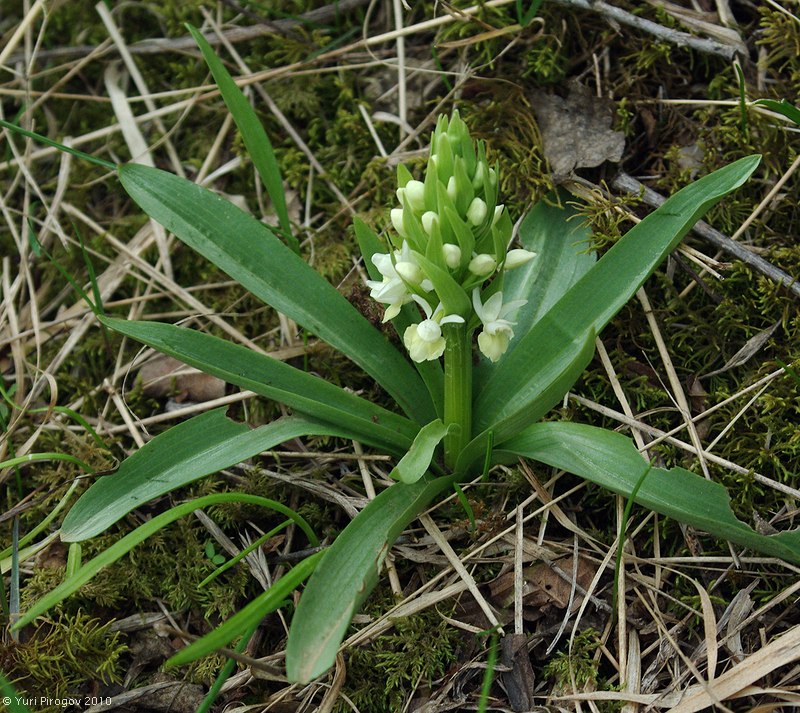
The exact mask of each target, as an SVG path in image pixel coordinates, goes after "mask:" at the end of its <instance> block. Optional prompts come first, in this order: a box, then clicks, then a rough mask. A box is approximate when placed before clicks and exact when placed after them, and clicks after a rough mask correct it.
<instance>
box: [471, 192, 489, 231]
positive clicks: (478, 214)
mask: <svg viewBox="0 0 800 713" xmlns="http://www.w3.org/2000/svg"><path fill="white" fill-rule="evenodd" d="M488 211H489V209H488V208H487V207H486V202H485V201H484V200H483V199H481V198H473V199H472V203H470V204H469V208H467V220H468V221H469V222H470V223H472V225H474V226H478V225H480V224H481V223H483V221H484V220H485V219H486V213H488Z"/></svg>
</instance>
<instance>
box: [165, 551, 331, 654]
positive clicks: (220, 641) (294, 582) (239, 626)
mask: <svg viewBox="0 0 800 713" xmlns="http://www.w3.org/2000/svg"><path fill="white" fill-rule="evenodd" d="M325 552H326V551H325V550H322V551H321V552H316V553H315V554H313V555H310V556H309V557H306V558H305V559H304V560H302V561H301V562H299V563H298V564H297V565H295V566H294V567H293V568H292V569H290V570H289V571H288V572H287V573H286V574H284V575H283V576H282V577H281V578H280V579H279V580H278V581H277V582H275V583H274V584H273V585H272V586H271V587H270V588H269V589H268V590H267V591H266V592H263V593H262V594H259V595H258V596H257V597H256V598H255V599H254V600H253V601H252V602H250V603H249V604H247V606H245V607H244V608H243V609H241V610H239V611H238V612H236V614H234V615H233V616H232V617H231V618H230V619H228V620H227V621H226V622H225V623H224V624H221V625H220V626H218V627H217V628H216V629H214V630H213V631H212V632H211V633H209V634H206V635H205V636H204V637H202V638H201V639H198V640H197V641H194V642H192V643H191V644H190V645H189V646H187V647H186V648H185V649H181V650H180V651H179V652H178V653H177V654H175V655H174V656H172V657H171V658H170V659H169V660H168V661H167V663H166V666H167V668H169V667H171V666H182V665H184V664H187V663H190V662H191V661H195V660H197V659H199V658H200V657H201V656H206V655H207V654H210V653H213V652H214V651H217V650H219V649H221V648H222V647H223V646H227V645H228V644H229V643H230V642H231V641H233V640H234V639H235V638H236V637H237V636H241V635H242V634H244V632H246V631H247V630H248V629H249V628H250V627H251V626H253V625H254V624H257V623H258V622H260V621H261V620H262V619H263V618H264V617H265V616H266V615H267V614H269V613H270V612H273V611H275V610H276V609H277V608H278V607H279V606H281V604H283V603H284V602H285V601H286V598H287V597H288V596H289V595H290V594H291V593H292V592H293V591H294V590H295V589H296V588H297V587H298V586H300V584H301V583H302V582H303V581H304V580H305V579H307V578H308V577H309V576H310V575H311V573H312V572H313V571H314V568H315V567H316V566H317V564H319V561H320V559H321V558H322V556H323V555H324V554H325Z"/></svg>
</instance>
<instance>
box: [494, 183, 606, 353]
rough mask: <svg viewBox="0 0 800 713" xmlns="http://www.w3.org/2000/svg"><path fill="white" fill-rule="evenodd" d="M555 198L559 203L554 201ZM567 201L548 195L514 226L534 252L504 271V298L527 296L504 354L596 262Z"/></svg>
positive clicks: (586, 228)
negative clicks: (528, 259)
mask: <svg viewBox="0 0 800 713" xmlns="http://www.w3.org/2000/svg"><path fill="white" fill-rule="evenodd" d="M559 200H560V201H561V205H557V204H555V203H554V202H555V201H559ZM566 200H567V196H566V194H562V195H561V196H560V197H559V196H557V195H555V194H551V195H550V196H548V197H547V198H546V199H545V200H543V201H540V202H539V203H537V204H536V205H535V206H534V207H533V208H532V209H531V211H530V213H528V215H526V216H525V219H524V220H523V221H522V223H521V225H520V226H519V241H520V243H521V244H522V247H523V248H525V249H526V250H531V251H533V252H535V253H536V254H537V255H536V257H535V258H534V259H533V260H531V261H530V262H528V263H526V264H525V265H522V266H520V267H517V268H514V269H513V270H509V271H508V272H506V273H505V274H504V278H503V301H504V302H511V301H512V300H528V304H527V305H525V306H524V307H523V308H522V309H521V310H519V312H518V313H517V317H516V325H515V326H514V334H515V338H514V339H512V340H511V343H510V344H509V345H508V352H506V353H509V352H511V351H513V350H514V349H515V348H516V347H517V345H518V344H519V339H520V338H521V337H522V336H523V335H524V334H527V333H528V332H529V331H530V330H531V327H532V326H533V325H534V324H536V322H538V321H539V319H541V318H542V316H543V315H545V314H547V312H548V310H549V309H550V308H551V307H552V306H553V305H554V304H555V303H556V302H558V300H559V299H561V297H562V296H563V295H564V294H565V293H566V292H567V291H568V290H569V288H570V287H572V286H573V285H574V284H575V283H576V282H577V281H578V280H579V279H580V278H581V277H583V276H584V275H585V274H586V273H587V272H588V271H589V270H590V269H591V267H592V266H593V265H594V264H595V262H596V261H597V255H596V254H595V253H594V252H587V250H588V249H589V241H590V240H591V237H592V233H591V230H590V229H589V226H588V225H587V224H586V221H585V220H584V219H582V218H581V217H579V216H578V213H577V211H576V210H575V209H574V208H572V207H570V206H569V205H567V203H566ZM548 201H549V202H548Z"/></svg>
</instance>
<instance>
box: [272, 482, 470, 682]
mask: <svg viewBox="0 0 800 713" xmlns="http://www.w3.org/2000/svg"><path fill="white" fill-rule="evenodd" d="M455 480H456V478H455V476H447V477H441V478H430V477H429V476H425V477H424V478H422V479H421V480H419V481H417V482H416V483H414V484H413V485H405V484H403V483H397V484H396V485H393V486H391V487H389V488H387V489H386V490H384V491H383V492H382V493H380V494H379V495H378V496H377V497H376V498H375V499H374V500H372V501H371V502H370V503H369V504H368V505H367V507H365V508H364V509H363V510H362V511H361V512H360V513H359V514H358V515H357V516H356V517H355V519H354V520H353V521H352V522H351V523H350V524H349V525H348V526H347V527H346V528H345V529H344V531H343V532H342V533H341V534H340V535H339V536H338V537H337V538H336V540H335V541H334V543H333V544H332V545H331V547H330V548H329V549H328V551H327V553H326V554H325V557H324V558H323V559H322V562H320V563H319V565H318V566H317V569H316V571H315V572H314V575H313V576H312V577H311V579H310V580H309V582H308V584H307V585H306V588H305V591H304V592H303V595H302V596H301V597H300V603H299V604H298V606H297V611H296V612H295V614H294V618H293V619H292V626H291V629H290V630H289V641H288V642H287V645H286V671H287V676H288V677H289V680H290V681H297V682H301V683H307V682H308V681H311V680H312V679H314V678H316V677H317V676H319V675H320V674H322V673H324V672H325V671H326V670H327V669H328V668H330V667H331V666H332V665H333V662H334V660H335V658H336V651H337V650H338V648H339V644H340V643H341V641H342V639H343V638H344V635H345V632H346V631H347V627H348V626H349V625H350V620H351V619H352V618H353V614H354V613H355V611H356V609H357V608H358V607H359V606H360V605H361V603H362V602H363V601H364V600H365V599H366V598H367V596H369V593H370V592H371V591H372V590H373V588H374V587H375V584H376V583H377V581H378V575H379V573H380V569H381V564H382V563H383V560H384V558H385V557H386V554H387V553H388V551H389V548H390V547H391V546H392V543H393V542H394V541H395V540H396V539H397V537H398V536H399V535H400V533H401V532H402V531H403V530H404V529H405V528H406V526H407V525H408V524H409V523H410V522H411V521H412V520H413V519H414V518H415V517H417V515H419V513H420V512H422V511H423V510H425V508H427V507H428V506H429V505H430V503H431V502H432V501H433V500H434V498H436V496H437V495H439V494H440V493H441V492H443V491H444V490H447V489H449V488H451V487H452V484H453V483H454V482H455Z"/></svg>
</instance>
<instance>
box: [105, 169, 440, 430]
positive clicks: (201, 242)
mask: <svg viewBox="0 0 800 713" xmlns="http://www.w3.org/2000/svg"><path fill="white" fill-rule="evenodd" d="M119 179H120V182H121V183H122V185H123V187H124V188H125V190H126V191H127V192H128V194H129V195H130V196H131V198H133V199H134V200H135V201H136V202H137V203H138V204H139V206H140V207H141V208H142V210H144V212H145V213H147V214H148V215H149V216H150V217H151V218H153V219H154V220H156V221H158V222H159V223H161V225H163V226H164V227H165V228H166V229H167V230H169V231H170V232H172V233H174V234H175V235H176V236H177V237H178V238H180V239H181V240H182V241H183V242H184V243H186V244H187V245H188V246H189V247H191V248H192V249H193V250H196V251H197V252H199V253H200V254H201V255H203V256H204V257H205V258H207V259H208V260H210V261H211V262H212V263H214V264H215V265H216V266H217V267H219V268H220V269H221V270H223V271H224V272H225V273H227V274H228V275H230V276H231V277H232V278H233V279H235V280H236V281H238V282H239V283H240V284H241V285H242V286H243V287H244V288H245V289H247V290H249V291H250V292H252V293H253V294H254V295H255V296H256V297H258V298H259V299H261V300H263V301H264V302H266V303H267V304H269V305H271V306H272V307H274V308H275V309H276V310H278V311H279V312H282V313H283V314H285V315H286V316H287V317H289V318H290V319H293V320H294V321H295V322H297V323H298V324H300V325H301V326H303V327H305V328H306V329H308V330H309V331H310V332H312V333H314V334H316V335H317V336H319V337H320V338H321V339H324V340H325V341H326V342H328V344H330V345H331V346H332V347H334V348H336V349H338V350H339V351H341V352H342V353H343V354H345V355H346V356H348V357H349V358H350V359H352V360H353V361H354V362H355V363H356V364H358V365H359V366H360V367H361V368H362V369H364V371H366V372H367V373H368V374H369V375H370V376H371V377H372V378H373V379H375V381H377V382H378V383H379V384H380V385H381V386H383V388H384V389H386V391H387V392H389V394H390V395H391V396H392V398H394V400H395V401H396V402H397V403H398V404H399V405H400V407H401V408H402V409H403V410H404V411H405V412H406V413H407V414H409V416H411V417H412V418H413V419H414V420H415V421H417V422H418V423H420V424H425V423H429V422H430V421H432V420H433V419H434V418H435V417H436V416H435V412H434V408H433V404H432V403H431V400H430V397H429V396H428V393H427V391H426V389H425V385H424V384H423V382H422V379H420V377H419V375H418V374H417V373H416V372H415V371H414V369H413V368H412V367H411V364H410V363H409V361H408V360H407V359H406V358H405V357H404V356H403V355H401V354H400V352H398V351H397V350H396V349H395V348H394V347H393V346H392V345H391V344H390V343H389V341H388V340H387V339H386V337H384V336H383V335H382V334H381V333H380V332H379V331H378V330H376V329H375V328H374V327H373V326H372V325H371V324H370V323H369V322H368V321H367V320H366V319H365V318H364V317H363V316H362V315H361V314H359V313H358V311H357V310H356V309H355V307H353V306H352V305H351V304H350V303H349V302H348V301H347V300H346V299H345V298H344V297H343V296H342V295H341V294H340V293H339V291H338V290H337V289H336V288H335V287H333V286H332V285H331V284H330V283H328V282H327V280H325V279H324V278H323V277H322V276H320V275H319V274H318V273H316V272H315V271H314V270H313V269H311V268H310V267H309V266H308V265H307V264H306V263H305V262H303V260H301V259H300V258H299V257H298V256H297V255H295V254H294V253H293V252H292V251H291V250H290V249H289V248H287V247H286V246H285V245H284V244H283V243H282V242H281V241H280V240H278V238H276V237H275V235H274V234H273V233H272V231H270V230H269V228H267V226H265V225H264V224H262V223H260V222H259V221H257V220H256V219H255V218H253V217H252V216H251V215H248V214H247V213H245V212H244V211H241V210H239V209H238V208H237V207H236V206H234V205H233V204H231V203H229V202H228V201H226V200H224V199H223V198H221V197H220V196H218V195H216V194H214V193H212V192H211V191H209V190H206V189H205V188H202V187H200V186H198V185H196V184H194V183H192V182H191V181H187V180H186V179H183V178H180V177H179V176H175V175H173V174H170V173H166V172H164V171H160V170H158V169H155V168H150V167H148V166H142V165H139V164H127V165H125V166H121V167H120V168H119Z"/></svg>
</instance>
